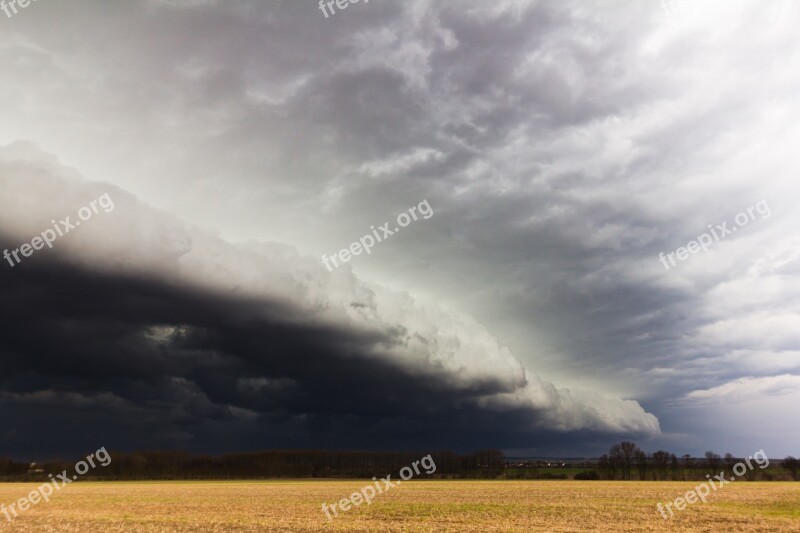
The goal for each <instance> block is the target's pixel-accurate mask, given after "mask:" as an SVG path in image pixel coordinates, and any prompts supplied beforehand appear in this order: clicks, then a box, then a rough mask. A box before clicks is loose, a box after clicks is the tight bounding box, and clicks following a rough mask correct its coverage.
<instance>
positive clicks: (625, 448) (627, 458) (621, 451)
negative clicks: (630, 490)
mask: <svg viewBox="0 0 800 533" xmlns="http://www.w3.org/2000/svg"><path fill="white" fill-rule="evenodd" d="M638 451H641V450H639V447H638V446H636V444H634V443H632V442H630V441H625V442H620V443H619V444H615V445H613V446H612V447H611V449H610V450H608V456H609V460H610V461H612V462H613V463H615V464H616V465H618V466H619V467H620V468H621V469H622V479H630V478H631V468H632V467H633V464H634V458H635V457H636V452H638Z"/></svg>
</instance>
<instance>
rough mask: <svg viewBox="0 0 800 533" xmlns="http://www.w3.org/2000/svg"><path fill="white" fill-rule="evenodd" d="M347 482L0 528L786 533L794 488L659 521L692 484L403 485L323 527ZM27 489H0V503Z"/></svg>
mask: <svg viewBox="0 0 800 533" xmlns="http://www.w3.org/2000/svg"><path fill="white" fill-rule="evenodd" d="M369 483H370V482H369V481H365V480H350V481H327V480H326V481H260V482H239V481H232V482H119V483H108V482H102V483H101V482H97V483H94V482H81V483H73V484H71V485H68V486H66V487H64V488H63V489H62V490H61V491H59V492H57V493H55V494H54V495H53V496H52V497H51V500H50V502H43V501H42V502H39V503H38V504H36V505H34V506H32V507H31V508H30V509H28V510H27V511H25V512H23V513H22V514H20V516H19V517H18V518H16V519H15V520H14V521H13V522H12V523H9V522H8V521H7V520H6V519H5V516H4V515H2V514H0V519H2V520H0V531H3V532H5V531H9V532H20V533H21V532H34V531H35V532H37V533H38V532H48V531H52V532H56V531H58V532H75V533H83V532H86V533H96V532H103V533H105V532H161V531H163V532H168V531H169V532H173V531H174V532H193V533H194V532H244V531H285V532H318V531H347V532H350V531H364V532H366V531H430V532H453V533H456V532H458V533H461V532H471V531H474V532H486V531H515V532H530V531H548V532H565V531H575V532H577V531H715V532H716V531H726V532H729V531H758V532H765V531H798V532H800V483H783V482H771V483H762V482H745V481H741V482H740V483H738V484H737V483H731V484H729V485H727V486H725V487H724V488H722V489H720V491H719V492H717V493H715V494H714V495H713V496H712V497H711V498H710V499H709V501H708V503H706V504H702V503H701V502H698V503H696V504H694V505H690V506H688V507H687V509H686V510H685V511H682V512H679V513H678V514H677V516H676V517H675V518H673V519H671V520H670V521H668V522H667V521H665V520H663V519H662V518H661V516H660V515H659V514H658V513H657V511H656V509H655V504H656V503H657V502H658V501H663V502H667V501H672V500H674V499H675V498H676V497H677V496H680V495H681V494H682V493H685V492H686V491H687V490H690V489H691V488H693V487H694V486H695V485H696V484H697V482H607V481H560V480H559V481H406V482H403V484H402V486H397V487H394V488H392V489H391V490H390V491H388V492H386V493H384V494H382V495H378V496H376V497H375V500H374V501H373V502H372V505H370V506H367V505H366V504H361V505H360V506H359V507H357V508H353V509H351V510H350V511H348V512H346V513H344V514H343V515H341V516H339V517H338V518H335V519H334V520H333V521H331V522H329V521H328V520H327V519H326V517H325V514H324V513H323V512H322V502H328V503H332V502H335V501H338V500H340V499H342V498H344V497H346V496H348V495H349V494H351V493H353V492H355V491H357V490H359V489H361V488H362V487H364V486H366V485H367V484H369ZM37 486H38V484H30V483H2V484H0V503H5V504H6V505H8V504H10V503H12V502H14V501H15V500H17V499H19V498H20V497H23V496H25V495H27V494H28V493H29V492H30V491H31V490H34V489H35V488H36V487H37Z"/></svg>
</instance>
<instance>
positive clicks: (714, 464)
mask: <svg viewBox="0 0 800 533" xmlns="http://www.w3.org/2000/svg"><path fill="white" fill-rule="evenodd" d="M720 459H722V458H721V457H720V456H719V454H716V453H714V452H712V451H708V452H706V464H708V468H709V470H710V471H711V474H712V475H714V474H719V467H720V465H721V464H722V461H720Z"/></svg>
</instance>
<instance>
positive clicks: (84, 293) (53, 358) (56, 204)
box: [0, 143, 659, 452]
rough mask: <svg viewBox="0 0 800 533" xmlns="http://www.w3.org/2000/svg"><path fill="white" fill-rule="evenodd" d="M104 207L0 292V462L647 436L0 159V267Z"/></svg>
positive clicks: (176, 224)
mask: <svg viewBox="0 0 800 533" xmlns="http://www.w3.org/2000/svg"><path fill="white" fill-rule="evenodd" d="M104 194H108V197H109V198H111V200H113V209H110V210H108V212H106V211H105V210H103V209H100V210H99V212H98V213H96V214H94V216H93V217H92V218H91V219H89V220H86V221H83V222H82V225H81V226H80V227H75V228H73V229H71V230H70V231H69V233H67V234H65V235H63V236H62V237H59V238H58V239H56V240H55V241H54V243H53V248H52V249H48V248H47V247H45V248H44V249H42V250H38V251H34V252H33V253H32V255H31V256H30V257H24V258H23V259H22V261H21V263H19V264H16V265H15V266H13V267H12V266H11V265H10V264H9V261H8V260H4V263H3V265H2V269H0V284H1V285H2V292H3V295H4V297H5V305H3V306H2V311H0V313H2V317H0V319H1V320H2V328H1V329H0V335H2V344H0V346H1V347H2V348H0V349H2V357H3V361H4V363H5V368H6V371H5V372H4V373H3V374H2V376H0V404H2V409H3V412H4V413H6V424H5V427H6V428H7V429H6V435H5V437H6V439H5V440H4V443H5V444H6V447H7V448H8V449H6V450H0V452H8V451H12V452H13V451H19V450H20V449H22V448H25V449H26V450H28V451H37V450H38V451H43V452H46V451H48V450H51V449H57V448H58V447H59V443H53V444H51V445H44V444H41V443H37V441H38V440H40V437H41V436H43V435H44V434H45V433H46V429H47V427H53V426H56V425H57V426H58V427H59V428H63V427H65V426H66V427H67V428H71V429H67V430H66V431H64V435H63V439H64V442H63V443H60V444H61V445H64V446H75V447H77V446H81V445H84V444H85V445H89V444H90V443H91V445H97V443H98V442H102V443H103V445H109V446H120V447H134V446H168V445H169V446H173V445H174V446H184V447H188V448H192V449H208V450H225V449H241V448H258V447H264V446H281V445H286V446H289V445H297V446H320V447H321V446H353V447H361V448H398V447H412V446H424V445H427V446H430V445H434V446H448V447H453V448H470V447H473V446H481V445H491V446H497V447H501V446H530V445H532V444H533V445H535V439H536V436H537V435H538V434H545V433H548V432H566V431H571V432H576V431H589V432H599V433H634V434H654V433H658V432H659V425H658V421H657V420H656V418H655V417H654V416H653V415H651V414H649V413H646V412H645V411H644V410H643V409H642V407H641V406H640V405H639V404H638V403H637V402H635V401H630V400H621V399H618V398H609V397H605V396H601V395H597V394H592V393H589V392H579V391H569V390H566V389H558V388H556V387H555V386H554V385H552V384H550V383H546V382H543V381H542V380H540V379H539V378H537V377H536V376H535V375H532V374H531V373H526V370H525V369H524V368H523V366H522V364H521V363H520V362H519V361H518V360H517V359H516V358H515V357H514V356H513V355H512V353H511V352H510V351H509V349H508V348H507V347H505V346H503V345H502V344H501V343H500V342H499V341H498V340H497V339H496V338H495V337H493V336H492V335H491V334H490V333H489V332H488V331H486V329H485V328H483V327H482V326H481V325H480V324H479V323H477V322H476V321H475V320H473V319H471V318H470V317H467V316H461V315H458V314H456V313H453V312H449V311H445V310H443V309H442V308H440V307H439V306H437V305H434V304H430V303H423V302H420V301H417V300H415V298H414V297H413V296H412V295H410V294H407V293H398V292H393V291H390V290H387V289H385V288H383V287H380V286H376V285H370V284H367V283H365V282H363V281H360V280H359V279H358V278H356V277H355V276H354V275H353V273H352V271H351V270H349V269H340V270H338V271H334V272H332V273H330V272H328V271H327V270H325V269H324V268H323V267H322V266H321V265H320V263H319V262H318V260H316V259H314V258H308V257H302V256H300V255H298V254H297V252H296V251H295V249H294V248H293V247H291V246H288V245H283V244H272V243H246V244H241V245H234V244H231V243H228V242H225V241H224V240H222V239H220V238H218V237H215V236H213V235H212V234H211V233H210V232H208V231H206V230H203V229H201V228H198V227H194V226H190V225H188V224H186V223H183V222H182V221H180V220H178V219H177V218H175V217H173V216H171V215H169V214H167V213H164V212H162V211H159V210H156V209H154V208H152V207H149V206H147V205H145V204H144V203H142V202H140V201H138V200H137V199H136V198H135V197H134V196H132V195H131V194H129V193H126V192H125V191H123V190H121V189H119V188H117V187H114V186H111V185H107V184H103V183H90V182H86V181H83V180H82V179H81V178H80V177H79V176H77V175H75V173H74V172H72V171H70V170H68V169H66V168H64V167H62V166H61V165H59V164H58V162H57V161H56V160H55V158H53V157H51V156H47V155H45V154H43V153H42V152H40V151H38V150H37V149H36V148H34V147H32V146H30V145H27V144H21V143H20V144H15V145H13V146H11V147H6V148H3V149H2V151H0V236H1V237H0V238H1V239H2V243H1V244H2V248H3V249H9V250H14V249H17V248H20V246H21V245H22V244H23V243H25V242H31V240H32V239H33V238H34V237H35V236H37V235H40V234H41V233H42V232H43V231H45V230H47V229H48V228H52V227H53V223H52V222H51V221H52V220H55V221H56V224H58V221H59V220H62V219H64V218H65V217H66V216H70V217H71V220H72V222H73V223H74V222H75V221H76V220H79V219H78V216H77V215H76V213H78V211H79V210H80V208H81V207H83V206H88V205H90V202H91V201H93V200H95V199H97V198H99V197H101V196H102V195H104Z"/></svg>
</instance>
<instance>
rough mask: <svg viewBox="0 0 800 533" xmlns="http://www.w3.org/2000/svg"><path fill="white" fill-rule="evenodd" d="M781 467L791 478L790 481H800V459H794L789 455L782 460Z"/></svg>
mask: <svg viewBox="0 0 800 533" xmlns="http://www.w3.org/2000/svg"><path fill="white" fill-rule="evenodd" d="M781 466H783V468H785V469H786V470H788V471H789V475H791V476H792V479H793V480H795V481H797V480H799V479H800V477H798V476H800V459H795V458H794V457H792V456H791V455H790V456H789V457H787V458H786V459H784V460H783V463H781Z"/></svg>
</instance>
